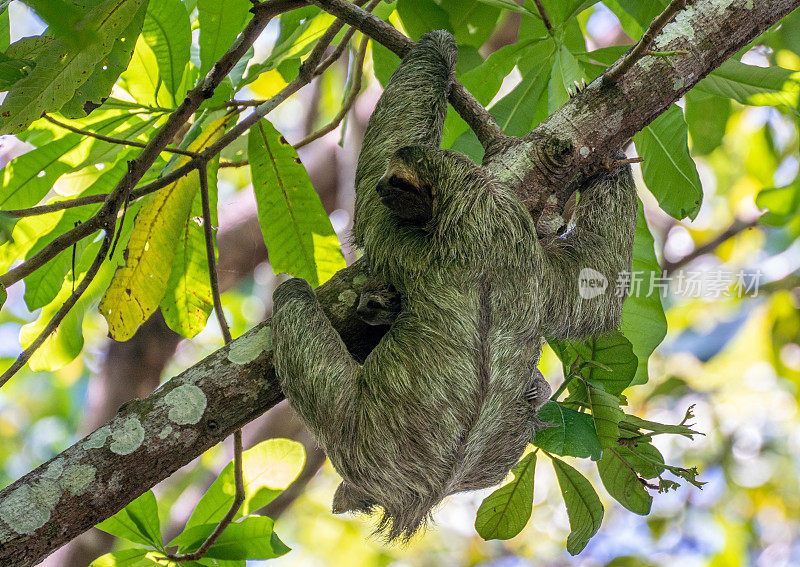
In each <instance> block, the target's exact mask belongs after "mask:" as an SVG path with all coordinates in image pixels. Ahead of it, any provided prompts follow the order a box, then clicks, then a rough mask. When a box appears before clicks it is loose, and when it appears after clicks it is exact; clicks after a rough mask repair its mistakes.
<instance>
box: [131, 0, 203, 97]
mask: <svg viewBox="0 0 800 567" xmlns="http://www.w3.org/2000/svg"><path fill="white" fill-rule="evenodd" d="M142 38H143V39H144V41H145V43H146V44H147V45H148V46H149V47H150V49H151V50H152V52H153V55H155V58H156V62H157V64H158V70H159V74H160V76H161V79H162V80H163V81H164V86H165V87H166V88H167V91H169V93H170V94H171V95H172V101H173V104H177V102H178V101H179V100H181V99H182V98H183V94H184V92H185V83H184V72H185V70H186V66H187V64H188V63H189V49H190V47H191V45H192V34H191V28H190V25H189V13H188V12H187V11H186V6H185V5H184V3H183V2H181V0H150V4H149V5H148V7H147V16H146V17H145V20H144V27H143V28H142Z"/></svg>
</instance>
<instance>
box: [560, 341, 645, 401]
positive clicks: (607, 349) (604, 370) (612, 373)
mask: <svg viewBox="0 0 800 567" xmlns="http://www.w3.org/2000/svg"><path fill="white" fill-rule="evenodd" d="M550 344H551V346H553V350H554V351H555V353H556V354H557V355H558V357H559V358H560V359H561V362H562V365H563V367H564V375H565V376H566V375H568V374H569V369H570V368H572V365H573V363H575V361H576V360H577V361H578V364H580V365H582V368H581V371H580V373H581V376H583V377H584V378H585V379H587V380H589V381H591V382H594V383H599V384H602V385H603V388H605V390H606V391H607V392H610V393H612V394H621V393H622V391H623V390H625V388H627V387H628V386H630V384H631V382H632V381H633V378H634V376H635V375H636V368H637V365H638V360H637V358H636V355H635V354H634V353H633V347H632V345H631V343H630V342H629V341H628V339H626V338H625V337H624V336H623V335H622V333H620V332H613V333H606V334H603V335H597V336H594V337H591V338H589V339H585V340H582V341H581V340H571V341H555V340H552V341H550Z"/></svg>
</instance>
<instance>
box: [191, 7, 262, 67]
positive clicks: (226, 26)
mask: <svg viewBox="0 0 800 567" xmlns="http://www.w3.org/2000/svg"><path fill="white" fill-rule="evenodd" d="M251 7H252V4H251V3H250V2H249V0H199V2H198V3H197V18H198V22H199V24H200V61H201V65H200V75H201V76H205V75H206V73H208V72H209V71H210V70H211V67H213V66H214V63H216V62H217V61H218V60H219V58H220V57H222V56H223V55H224V54H225V52H226V51H227V50H228V49H229V48H230V46H231V44H233V42H234V40H235V39H236V37H237V36H238V35H239V33H241V31H242V29H243V28H244V25H245V22H247V20H248V15H249V10H250V8H251Z"/></svg>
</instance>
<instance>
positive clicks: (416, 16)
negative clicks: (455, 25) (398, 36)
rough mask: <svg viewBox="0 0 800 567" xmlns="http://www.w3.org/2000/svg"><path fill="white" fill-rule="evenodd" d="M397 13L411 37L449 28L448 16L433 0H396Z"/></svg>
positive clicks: (415, 38) (414, 37)
mask: <svg viewBox="0 0 800 567" xmlns="http://www.w3.org/2000/svg"><path fill="white" fill-rule="evenodd" d="M397 13H398V14H399V15H400V19H401V20H403V27H404V28H406V31H407V32H408V34H409V36H410V37H411V39H414V40H417V39H419V38H420V36H421V35H422V34H424V33H425V32H428V31H431V30H449V31H451V32H452V31H453V30H452V28H451V27H450V17H449V15H448V14H447V12H445V11H444V10H443V9H442V8H440V7H439V6H438V5H437V4H436V3H435V2H434V1H433V0H397Z"/></svg>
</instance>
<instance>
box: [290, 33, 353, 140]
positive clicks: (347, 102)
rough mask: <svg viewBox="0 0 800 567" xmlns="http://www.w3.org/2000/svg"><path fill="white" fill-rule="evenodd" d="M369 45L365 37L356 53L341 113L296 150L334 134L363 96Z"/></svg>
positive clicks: (306, 138)
mask: <svg viewBox="0 0 800 567" xmlns="http://www.w3.org/2000/svg"><path fill="white" fill-rule="evenodd" d="M368 43H369V38H368V37H367V36H364V37H363V38H362V39H361V44H360V45H359V46H358V53H356V55H355V57H354V58H353V68H352V69H351V71H350V73H351V79H350V87H349V88H348V90H347V96H346V97H345V99H344V100H343V101H342V107H341V108H340V109H339V112H337V113H336V116H334V117H333V120H331V121H330V122H329V123H328V124H326V125H325V126H323V127H322V128H320V129H319V130H317V131H316V132H312V133H311V134H309V135H308V136H306V137H305V138H303V139H302V140H300V141H299V142H297V143H296V144H295V145H294V148H295V149H297V148H302V147H303V146H305V145H307V144H310V143H311V142H313V141H314V140H317V139H319V138H321V137H323V136H324V135H325V134H327V133H329V132H333V131H334V130H335V129H336V127H337V126H338V125H339V123H340V122H341V121H342V120H344V117H345V116H347V113H348V112H350V109H351V108H352V107H353V104H354V103H355V102H356V99H357V98H358V95H359V94H361V76H362V74H363V72H364V57H365V56H366V55H367V44H368Z"/></svg>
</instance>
